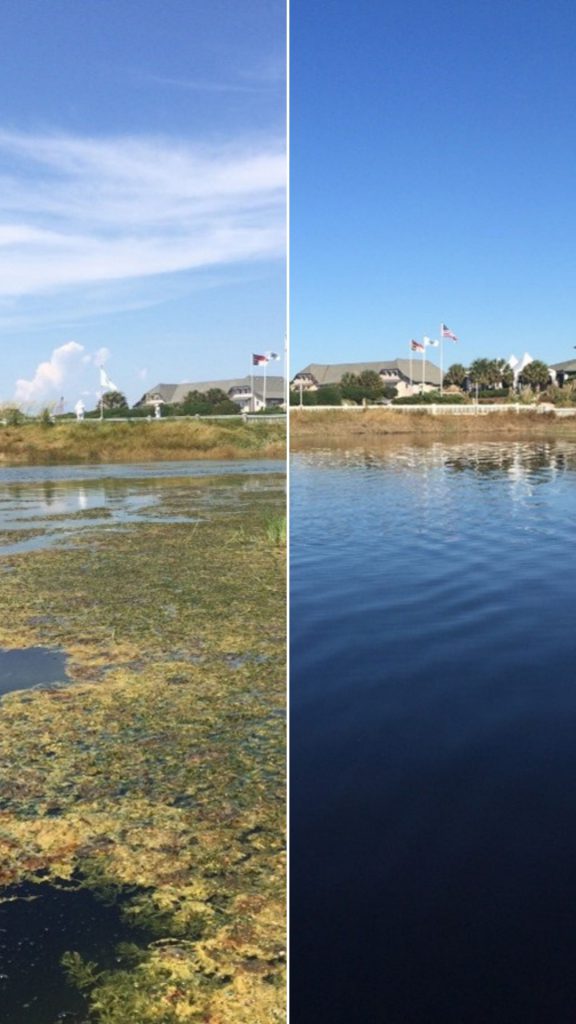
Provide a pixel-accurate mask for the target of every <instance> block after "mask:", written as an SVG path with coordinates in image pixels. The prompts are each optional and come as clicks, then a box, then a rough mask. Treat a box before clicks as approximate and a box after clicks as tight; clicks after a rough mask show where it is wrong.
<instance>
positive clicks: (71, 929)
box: [0, 884, 142, 1024]
mask: <svg viewBox="0 0 576 1024" xmlns="http://www.w3.org/2000/svg"><path fill="white" fill-rule="evenodd" d="M2 900H3V901H4V902H0V1024H64V1022H65V1024H81V1022H82V1024H84V1022H85V1021H87V1012H86V1001H85V1000H84V998H83V996H82V995H81V994H80V993H79V992H78V990H77V989H76V988H75V987H74V986H73V985H71V984H70V983H69V982H68V980H67V978H66V974H65V972H64V970H63V968H62V966H61V963H60V961H61V958H62V956H63V954H64V953H66V952H69V951H74V952H79V953H81V955H82V957H83V958H84V959H85V960H92V961H94V962H96V963H98V964H99V966H100V967H101V968H110V967H115V966H117V963H116V958H115V954H114V948H115V945H116V944H117V943H120V942H134V941H135V940H136V941H142V932H136V931H135V930H134V929H130V928H129V927H128V926H127V925H126V924H125V923H124V922H123V920H122V918H121V914H120V909H119V907H118V906H117V905H113V906H110V905H107V904H106V903H103V902H101V901H99V900H97V899H96V898H95V897H94V896H93V895H92V894H91V893H90V892H88V891H87V890H86V889H83V890H79V891H77V892H74V891H71V890H66V889H57V888H53V887H51V886H48V885H32V884H29V885H24V886H21V887H20V888H19V889H17V890H6V889H4V890H2ZM126 1024H129V1022H128V1021H127V1022H126ZM130 1024H132V1022H130ZM133 1024H136V1022H133Z"/></svg>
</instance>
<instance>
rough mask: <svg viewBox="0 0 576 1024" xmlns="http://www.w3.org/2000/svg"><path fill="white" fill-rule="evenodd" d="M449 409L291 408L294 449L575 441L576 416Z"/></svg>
mask: <svg viewBox="0 0 576 1024" xmlns="http://www.w3.org/2000/svg"><path fill="white" fill-rule="evenodd" d="M448 409H449V407H445V408H444V409H443V408H442V407H440V406H439V407H438V408H437V409H436V411H435V413H433V412H432V410H413V409H410V410H403V411H399V410H396V409H390V408H385V409H377V408H370V407H368V408H366V409H326V410H324V409H321V408H319V407H318V408H316V409H313V410H310V409H297V410H294V408H292V409H291V416H290V444H291V448H297V447H300V446H302V447H304V446H309V445H313V446H314V445H318V444H322V443H325V442H328V441H330V440H335V441H336V440H337V441H348V440H350V439H355V440H357V439H361V438H370V439H373V438H378V437H382V438H385V437H399V436H406V437H409V438H411V439H414V440H419V439H422V440H425V439H431V440H433V439H436V438H438V439H442V440H445V439H449V440H454V441H457V440H458V439H459V438H462V439H469V438H475V437H493V438H495V439H496V438H498V439H502V438H503V437H510V438H514V439H518V438H524V437H544V438H559V439H564V440H572V439H573V440H575V441H576V418H572V417H562V416H557V415H556V414H555V413H554V412H553V411H552V412H537V411H536V410H532V409H529V410H527V409H521V411H520V412H519V413H518V412H516V410H515V409H514V408H511V409H510V410H509V411H508V410H507V411H499V410H498V411H496V410H492V409H490V408H489V407H481V411H480V412H479V414H478V415H474V414H472V415H470V414H469V413H468V414H467V415H462V414H456V415H455V414H454V413H453V412H452V411H448Z"/></svg>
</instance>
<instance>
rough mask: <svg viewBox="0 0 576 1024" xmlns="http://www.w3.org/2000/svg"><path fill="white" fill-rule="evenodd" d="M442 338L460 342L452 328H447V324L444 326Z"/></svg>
mask: <svg viewBox="0 0 576 1024" xmlns="http://www.w3.org/2000/svg"><path fill="white" fill-rule="evenodd" d="M442 337H443V338H450V341H458V338H457V337H456V335H455V334H454V331H451V330H450V328H449V327H447V326H446V324H442Z"/></svg>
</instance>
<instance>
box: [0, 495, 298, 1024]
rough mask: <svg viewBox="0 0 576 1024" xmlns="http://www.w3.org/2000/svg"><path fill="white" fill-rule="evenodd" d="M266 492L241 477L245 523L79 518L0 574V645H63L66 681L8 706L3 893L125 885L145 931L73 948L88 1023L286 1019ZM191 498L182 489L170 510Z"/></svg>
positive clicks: (275, 621)
mask: <svg viewBox="0 0 576 1024" xmlns="http://www.w3.org/2000/svg"><path fill="white" fill-rule="evenodd" d="M275 482H276V485H277V486H276V490H273V489H271V488H270V483H271V481H268V487H267V489H266V491H265V492H264V493H263V494H258V493H257V492H255V493H253V494H251V493H250V491H244V490H242V489H241V486H240V484H239V485H238V491H235V489H234V487H231V488H230V491H231V494H230V499H229V500H230V502H233V501H234V497H235V496H237V497H238V496H240V493H241V495H242V501H243V502H245V508H244V509H243V511H242V513H241V515H240V517H238V515H235V516H231V515H229V514H228V509H227V506H226V503H225V502H217V503H216V504H215V506H214V507H213V508H212V509H211V510H210V513H209V515H208V516H207V518H206V520H205V521H202V522H184V523H180V522H179V523H173V522H170V521H163V520H162V519H160V521H158V522H154V523H150V522H142V523H131V524H130V526H129V527H128V528H123V529H120V528H110V527H108V528H106V529H93V530H92V529H91V528H89V527H87V528H86V531H85V532H83V533H82V534H79V535H78V536H77V538H76V540H75V543H74V546H73V547H71V548H67V549H62V548H49V549H46V550H42V551H33V552H29V553H27V554H24V555H14V556H8V558H7V559H6V561H7V562H8V563H9V565H10V567H11V568H13V570H14V571H13V572H10V573H3V574H0V598H1V599H2V601H3V604H4V606H5V607H10V609H11V615H10V621H9V622H7V621H4V623H3V624H1V625H0V643H1V644H2V645H3V646H4V647H12V648H16V647H20V646H23V645H48V646H51V647H52V646H57V647H59V648H60V649H61V650H63V651H64V652H65V654H66V656H67V669H68V673H69V676H70V679H71V683H70V685H68V686H67V687H66V688H63V689H55V690H34V691H31V690H28V691H25V692H22V693H11V694H8V695H7V696H6V697H5V698H4V699H3V701H2V704H1V706H0V884H1V885H3V886H14V885H22V884H26V883H34V882H38V881H39V880H41V881H42V882H43V883H44V884H47V883H48V882H50V881H52V882H58V884H63V882H64V883H68V884H72V885H75V886H79V887H80V888H82V889H87V890H89V891H90V892H91V893H95V894H98V895H99V897H100V898H102V899H104V900H106V901H108V902H109V903H110V902H111V903H112V904H114V903H115V902H116V901H117V899H118V894H119V893H122V894H123V897H122V902H121V905H120V910H121V913H122V916H123V918H124V920H125V922H126V923H127V924H128V925H129V926H130V927H137V928H138V929H140V930H141V933H142V934H146V936H147V939H146V941H143V940H142V941H140V942H137V943H136V944H135V946H136V953H134V950H133V955H132V957H131V958H130V957H129V958H128V959H126V958H125V959H123V960H122V959H121V960H120V961H118V962H115V963H114V965H113V966H110V965H109V964H103V963H100V962H98V959H96V960H95V966H89V967H86V969H85V970H84V969H83V968H82V963H83V959H82V957H81V951H80V950H79V949H74V948H73V947H72V948H71V949H69V950H68V951H67V952H68V953H69V954H70V955H69V956H68V957H67V960H66V965H67V970H68V973H69V974H72V975H75V976H76V979H77V980H78V977H81V978H82V979H83V991H84V994H85V995H86V997H87V999H88V1001H89V1004H90V1008H91V1018H90V1019H91V1020H92V1019H93V1020H94V1021H97V1022H106V1024H126V1022H127V1021H129V1020H130V1021H138V1024H148V1022H151V1024H152V1022H155V1024H166V1022H170V1021H174V1022H176V1021H187V1020H189V1021H200V1020H203V1021H210V1022H212V1024H232V1022H234V1024H243V1022H244V1021H246V1022H248V1020H250V1024H259V1022H262V1024H270V1022H272V1024H273V1022H275V1021H280V1020H281V1017H282V1012H283V1011H282V1005H283V989H282V980H281V979H282V963H283V945H284V926H283V906H284V837H283V830H284V736H283V726H282V716H281V712H282V710H283V708H284V688H285V668H284V665H285V661H284V640H285V638H284V630H285V627H284V622H285V594H284V576H285V574H284V570H283V566H282V564H281V560H280V558H279V555H280V554H281V551H280V550H279V549H278V548H276V547H272V546H270V545H269V544H267V543H266V541H265V531H266V523H267V522H268V521H269V520H270V517H272V516H274V515H281V512H282V508H283V505H284V497H283V487H282V485H283V481H282V480H281V478H279V477H278V478H276V481H275ZM244 483H245V481H244V482H243V484H244ZM210 486H211V485H210V482H209V481H206V482H205V483H204V488H205V490H206V493H207V492H208V491H209V490H210ZM242 486H243V485H242ZM198 490H199V488H198V485H197V482H195V486H194V487H192V486H189V485H188V483H187V481H186V480H180V481H179V482H178V486H174V482H172V483H171V485H170V487H169V488H167V489H166V493H165V494H164V496H163V497H162V509H163V512H164V513H165V514H166V517H167V519H169V518H170V513H173V512H174V509H175V508H176V507H178V508H179V509H180V508H182V507H184V506H186V503H187V501H188V504H189V507H190V506H192V505H194V502H195V496H197V494H198ZM239 520H240V525H241V527H242V531H241V533H240V532H239V530H238V525H239ZM231 654H232V656H233V658H235V659H237V661H236V664H235V667H234V671H231V670H230V669H231V665H230V655H231ZM127 893H128V894H129V895H128V896H126V894H127ZM74 954H78V956H80V957H81V960H79V959H78V957H76V956H75V955H74ZM47 1024H48V1022H47ZM49 1024H51V1022H49Z"/></svg>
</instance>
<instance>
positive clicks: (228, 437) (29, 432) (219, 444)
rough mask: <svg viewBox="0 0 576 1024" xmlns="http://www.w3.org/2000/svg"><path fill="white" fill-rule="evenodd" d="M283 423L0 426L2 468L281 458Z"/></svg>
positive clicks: (90, 423) (239, 421)
mask: <svg viewBox="0 0 576 1024" xmlns="http://www.w3.org/2000/svg"><path fill="white" fill-rule="evenodd" d="M285 442H286V425H285V423H284V422H279V421H275V422H266V420H262V422H254V421H252V422H249V423H243V422H242V421H241V420H234V421H232V422H230V423H228V422H221V421H220V422H218V423H214V422H205V421H202V420H181V421H177V422H175V421H169V422H168V421H165V422H162V421H160V422H154V421H153V422H151V423H149V422H147V421H142V420H129V421H127V422H126V423H106V422H105V421H104V422H103V423H98V422H94V421H92V422H84V423H75V422H65V423H57V424H55V425H53V426H42V425H41V424H38V423H26V424H24V425H23V426H18V427H16V426H14V427H0V461H2V462H4V463H6V464H34V463H36V464H45V463H50V462H55V463H56V462H58V463H70V464H72V463H82V462H86V463H88V462H91V463H94V462H141V461H149V460H156V459H158V460H162V459H165V460H177V459H234V458H252V457H263V458H282V457H283V456H284V454H285Z"/></svg>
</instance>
